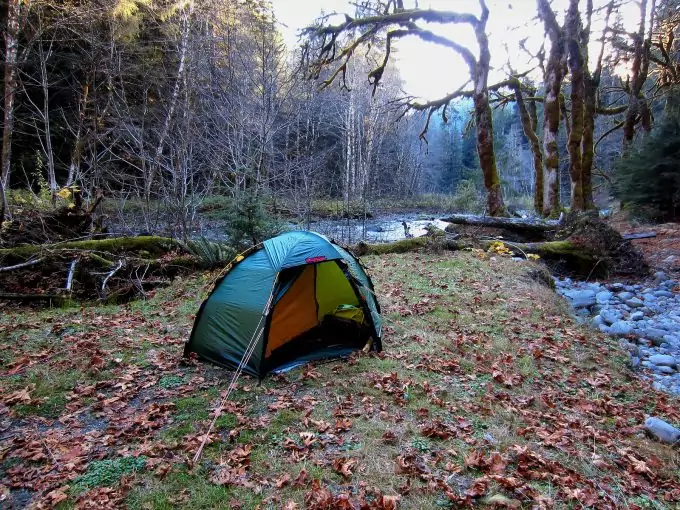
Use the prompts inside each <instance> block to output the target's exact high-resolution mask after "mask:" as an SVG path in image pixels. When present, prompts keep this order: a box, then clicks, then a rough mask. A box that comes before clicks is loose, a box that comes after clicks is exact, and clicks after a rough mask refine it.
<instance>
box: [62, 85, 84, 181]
mask: <svg viewBox="0 0 680 510" xmlns="http://www.w3.org/2000/svg"><path fill="white" fill-rule="evenodd" d="M89 91H90V87H89V84H88V83H87V82H86V83H85V85H83V91H82V95H81V97H80V102H79V105H78V126H77V127H76V133H75V142H74V144H73V152H72V153H71V163H70V164H69V167H68V177H67V179H66V186H67V187H68V186H72V185H73V182H74V181H75V180H76V179H77V178H78V174H79V173H80V160H81V157H82V153H83V146H84V144H85V140H84V137H83V127H84V125H85V109H86V108H87V98H88V95H89Z"/></svg>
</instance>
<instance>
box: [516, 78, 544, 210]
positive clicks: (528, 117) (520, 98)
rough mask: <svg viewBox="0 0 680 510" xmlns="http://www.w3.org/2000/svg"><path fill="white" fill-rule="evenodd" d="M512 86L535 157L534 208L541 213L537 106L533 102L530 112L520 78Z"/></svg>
mask: <svg viewBox="0 0 680 510" xmlns="http://www.w3.org/2000/svg"><path fill="white" fill-rule="evenodd" d="M512 88H513V89H514V91H515V100H516V102H517V109H518V110H519V118H520V120H521V122H522V129H523V131H524V136H526V137H527V140H529V145H530V146H531V154H532V155H533V158H534V209H535V211H536V212H537V213H538V214H541V213H543V151H542V150H541V142H540V140H539V139H538V136H537V135H536V124H537V121H536V106H535V103H534V102H532V106H531V107H532V110H531V112H529V110H528V109H527V105H526V103H525V102H524V94H523V93H522V86H521V84H520V83H519V80H518V81H517V82H515V83H513V87H512Z"/></svg>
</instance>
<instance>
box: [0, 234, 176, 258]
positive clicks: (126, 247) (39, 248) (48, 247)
mask: <svg viewBox="0 0 680 510" xmlns="http://www.w3.org/2000/svg"><path fill="white" fill-rule="evenodd" d="M176 247H180V244H179V243H178V242H177V241H175V240H174V239H170V238H169V237H157V236H139V237H111V238H107V239H87V240H83V241H66V242H62V243H55V244H42V245H32V244H25V245H21V246H15V247H14V248H3V249H0V260H6V259H8V260H14V259H16V260H24V259H26V258H28V257H31V256H33V255H36V254H44V253H54V252H57V251H68V250H74V251H84V252H99V253H102V252H106V253H119V252H140V251H145V252H149V253H151V254H154V255H162V254H164V253H167V252H168V251H169V250H171V249H173V248H176Z"/></svg>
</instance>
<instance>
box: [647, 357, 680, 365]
mask: <svg viewBox="0 0 680 510" xmlns="http://www.w3.org/2000/svg"><path fill="white" fill-rule="evenodd" d="M649 361H650V362H651V363H654V364H655V365H660V366H667V367H675V366H677V361H676V360H675V357H674V356H670V355H668V354H654V355H652V356H650V357H649Z"/></svg>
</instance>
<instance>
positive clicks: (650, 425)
mask: <svg viewBox="0 0 680 510" xmlns="http://www.w3.org/2000/svg"><path fill="white" fill-rule="evenodd" d="M645 431H646V432H647V433H648V434H649V435H650V436H652V437H653V438H655V439H657V440H659V441H661V442H662V443H668V444H675V443H677V442H678V441H680V429H677V428H676V427H674V426H673V425H671V424H670V423H668V422H666V421H664V420H662V419H660V418H656V417H653V416H650V417H649V418H647V419H646V420H645Z"/></svg>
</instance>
